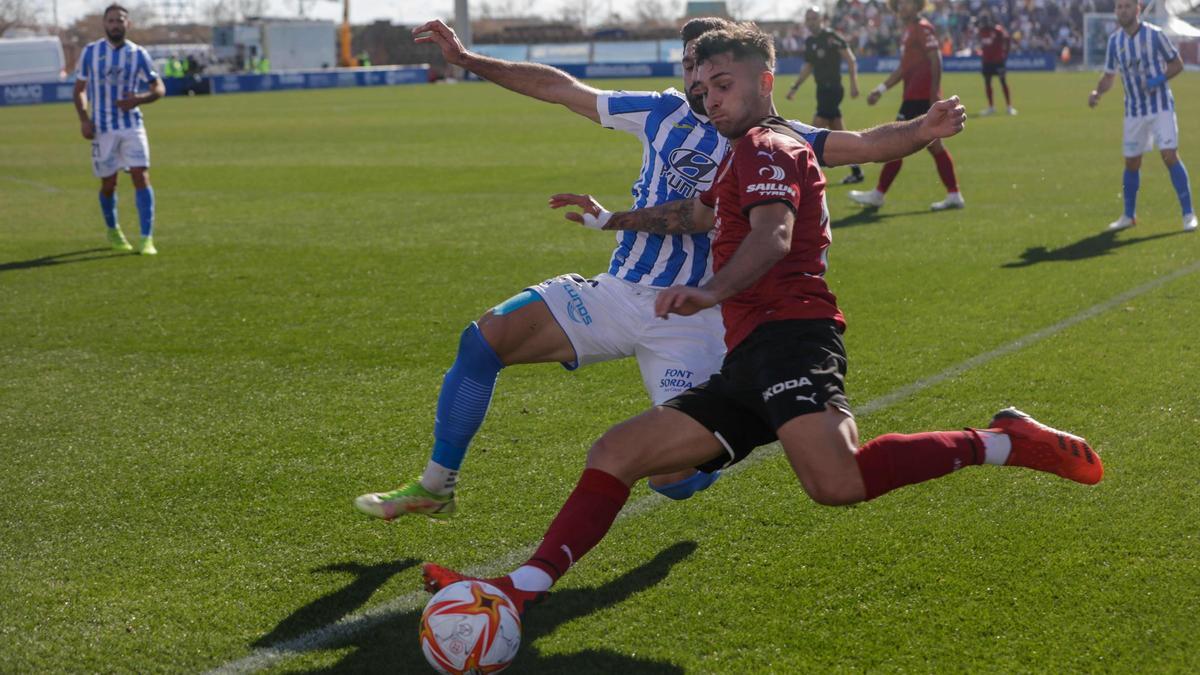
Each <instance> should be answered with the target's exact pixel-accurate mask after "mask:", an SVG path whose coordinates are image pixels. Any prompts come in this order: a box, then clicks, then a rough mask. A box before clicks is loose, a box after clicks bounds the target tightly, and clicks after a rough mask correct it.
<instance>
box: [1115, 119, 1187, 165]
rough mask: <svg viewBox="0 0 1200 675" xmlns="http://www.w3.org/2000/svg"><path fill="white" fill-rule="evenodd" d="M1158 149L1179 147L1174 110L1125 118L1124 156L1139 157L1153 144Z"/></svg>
mask: <svg viewBox="0 0 1200 675" xmlns="http://www.w3.org/2000/svg"><path fill="white" fill-rule="evenodd" d="M1156 145H1157V146H1158V149H1159V150H1175V149H1177V148H1178V147H1179V124H1178V123H1177V122H1176V121H1175V111H1174V110H1164V111H1163V112H1157V113H1152V114H1149V115H1142V116H1141V117H1126V118H1125V141H1124V145H1123V147H1124V149H1125V156H1126V157H1141V156H1142V154H1143V153H1146V152H1150V151H1151V150H1153V149H1154V146H1156Z"/></svg>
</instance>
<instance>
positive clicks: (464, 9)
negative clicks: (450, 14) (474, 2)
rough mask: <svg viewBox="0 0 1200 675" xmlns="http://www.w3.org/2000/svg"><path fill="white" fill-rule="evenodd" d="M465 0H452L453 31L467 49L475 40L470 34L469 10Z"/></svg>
mask: <svg viewBox="0 0 1200 675" xmlns="http://www.w3.org/2000/svg"><path fill="white" fill-rule="evenodd" d="M467 5H468V2H467V0H454V32H456V33H458V39H459V40H461V41H462V43H463V46H464V47H466V48H467V49H470V48H471V45H472V44H473V43H474V42H475V40H474V38H473V37H472V35H471V10H470V7H468V6H467Z"/></svg>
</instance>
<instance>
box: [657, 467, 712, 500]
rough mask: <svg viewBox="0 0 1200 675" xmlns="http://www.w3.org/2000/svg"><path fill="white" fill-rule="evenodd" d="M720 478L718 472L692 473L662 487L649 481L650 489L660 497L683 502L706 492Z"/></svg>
mask: <svg viewBox="0 0 1200 675" xmlns="http://www.w3.org/2000/svg"><path fill="white" fill-rule="evenodd" d="M720 477H721V472H720V471H714V472H712V473H704V472H703V471H693V472H692V474H691V475H690V476H688V477H686V478H683V479H682V480H676V481H672V482H668V483H664V484H662V485H655V483H654V481H653V480H651V481H650V489H652V490H654V491H655V492H657V493H658V494H660V495H664V496H666V497H670V498H671V499H674V500H675V501H683V500H684V499H687V498H689V497H691V496H692V495H694V494H696V493H697V492H700V491H701V490H706V489H708V487H709V486H710V485H712V484H713V483H715V482H716V481H717V479H718V478H720Z"/></svg>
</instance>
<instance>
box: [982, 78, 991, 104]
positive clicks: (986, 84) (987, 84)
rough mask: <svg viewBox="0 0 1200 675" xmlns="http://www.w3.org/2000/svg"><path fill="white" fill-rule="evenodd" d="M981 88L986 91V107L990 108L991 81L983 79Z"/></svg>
mask: <svg viewBox="0 0 1200 675" xmlns="http://www.w3.org/2000/svg"><path fill="white" fill-rule="evenodd" d="M983 88H984V89H985V90H986V91H987V95H988V107H989V108H991V107H993V106H992V81H991V79H988V80H984V83H983Z"/></svg>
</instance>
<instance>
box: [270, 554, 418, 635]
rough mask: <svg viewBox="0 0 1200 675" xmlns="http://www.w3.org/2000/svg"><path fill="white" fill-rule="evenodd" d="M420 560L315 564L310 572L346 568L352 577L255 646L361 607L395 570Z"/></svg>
mask: <svg viewBox="0 0 1200 675" xmlns="http://www.w3.org/2000/svg"><path fill="white" fill-rule="evenodd" d="M420 562H421V561H419V560H415V559H413V558H406V559H403V560H396V561H394V562H386V563H378V564H375V565H362V564H359V563H356V562H344V563H334V564H331V565H326V566H324V567H318V568H316V569H314V570H313V572H348V573H350V574H353V575H354V580H353V581H351V582H350V583H349V584H347V585H346V586H345V587H344V588H341V589H339V590H336V591H334V592H332V593H330V594H328V595H324V596H322V597H320V598H317V599H316V600H313V601H312V602H310V603H308V604H307V605H305V606H303V607H301V608H300V609H298V610H296V611H294V612H292V614H291V615H290V616H288V617H287V618H285V619H284V620H283V621H280V622H279V625H277V626H275V628H273V629H272V630H271V632H270V633H267V634H266V635H264V636H262V637H260V638H259V639H258V640H255V642H254V646H255V647H270V646H273V645H277V644H279V643H280V642H283V641H285V640H288V639H290V638H294V637H297V636H299V635H303V634H305V633H308V632H309V631H313V630H317V629H319V628H322V627H324V626H328V625H330V624H332V623H335V622H337V621H338V620H339V619H341V618H343V617H345V616H347V615H348V614H350V613H351V612H353V611H354V610H356V609H358V608H359V607H362V606H363V604H364V603H366V601H367V600H368V599H370V597H371V595H372V594H374V593H375V591H377V590H379V587H380V586H383V585H384V584H385V583H387V580H388V579H391V578H392V577H393V576H395V575H396V574H399V573H400V572H403V571H404V570H406V569H409V568H410V567H415V566H416V565H417V564H418V563H420Z"/></svg>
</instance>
